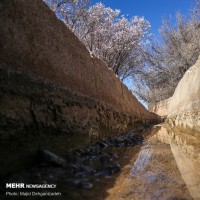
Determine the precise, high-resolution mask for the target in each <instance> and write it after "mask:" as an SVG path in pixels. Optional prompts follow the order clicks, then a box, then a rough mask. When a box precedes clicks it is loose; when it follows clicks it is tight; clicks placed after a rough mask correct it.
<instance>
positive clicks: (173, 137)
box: [0, 0, 200, 200]
mask: <svg viewBox="0 0 200 200" xmlns="http://www.w3.org/2000/svg"><path fill="white" fill-rule="evenodd" d="M30 11H31V12H30ZM0 19H1V20H0V35H1V37H0V52H1V53H0V83H1V84H0V95H1V100H0V102H1V103H0V164H1V165H0V180H1V182H0V188H1V189H2V188H3V191H1V193H0V197H1V199H6V198H7V197H6V196H5V193H6V192H8V191H7V190H6V188H5V185H6V183H24V184H39V185H40V184H55V185H56V188H55V191H53V190H52V191H51V192H52V193H53V192H59V194H61V195H60V196H59V199H74V200H75V199H76V200H77V199H78V200H79V199H88V200H89V199H113V200H117V199H141V200H143V199H198V198H200V194H199V191H200V189H199V186H200V184H199V180H200V178H199V174H198V173H199V172H198V166H199V162H200V161H199V159H200V156H199V155H200V153H199V149H200V146H199V142H198V141H199V124H200V112H199V104H198V102H199V97H200V96H199V95H200V81H199V79H198V77H199V75H200V74H199V72H200V70H199V69H200V65H199V61H198V62H197V64H196V65H195V66H193V67H191V69H189V71H188V72H186V74H185V76H184V77H183V79H182V80H181V81H180V84H179V85H178V87H177V89H176V91H175V93H174V96H173V97H172V98H171V99H170V102H169V104H165V105H167V106H165V115H168V117H167V121H168V123H165V124H164V125H163V124H161V125H157V126H154V125H155V124H158V123H160V120H161V117H160V116H159V115H157V114H156V113H152V112H149V111H148V110H147V109H145V107H144V106H143V105H142V104H140V103H139V102H138V100H137V99H136V98H135V97H134V96H133V95H132V92H131V91H129V90H128V88H127V87H126V86H125V85H123V83H122V82H121V81H120V80H119V79H118V78H117V77H116V76H115V75H114V73H113V72H112V71H111V70H109V69H108V68H107V66H105V64H104V63H103V62H102V61H101V60H99V59H97V58H95V57H91V56H90V54H89V52H88V51H87V49H86V48H85V46H84V45H83V44H82V43H81V42H80V41H79V40H78V39H77V37H76V36H75V35H74V34H73V33H72V32H71V31H70V30H69V29H68V28H67V27H66V26H65V25H64V24H63V23H62V22H61V21H59V20H58V19H57V18H56V17H55V15H54V13H53V12H52V11H51V10H50V9H49V8H48V6H47V5H46V4H45V3H44V2H43V1H41V0H35V1H31V0H8V1H1V3H0ZM191 84H192V87H193V88H194V90H190V86H189V85H191ZM183 89H184V90H183ZM182 91H183V92H182ZM187 94H189V96H187ZM168 108H169V110H168ZM172 111H173V112H172ZM166 113H167V114H166ZM181 126H182V127H181ZM38 190H39V188H38ZM14 192H16V191H14ZM26 192H27V191H23V193H26ZM29 192H30V191H29ZM34 192H41V191H34ZM16 198H18V199H20V200H21V199H25V198H26V197H25V196H20V197H19V196H18V197H16ZM30 199H37V197H33V196H30Z"/></svg>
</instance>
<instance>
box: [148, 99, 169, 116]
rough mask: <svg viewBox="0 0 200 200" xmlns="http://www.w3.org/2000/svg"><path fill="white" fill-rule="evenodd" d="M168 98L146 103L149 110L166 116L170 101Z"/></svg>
mask: <svg viewBox="0 0 200 200" xmlns="http://www.w3.org/2000/svg"><path fill="white" fill-rule="evenodd" d="M170 99H171V98H169V99H165V100H163V101H160V102H157V103H150V104H149V105H148V110H149V111H150V112H153V113H156V114H157V115H160V116H161V117H167V115H168V114H169V110H168V106H169V103H170Z"/></svg>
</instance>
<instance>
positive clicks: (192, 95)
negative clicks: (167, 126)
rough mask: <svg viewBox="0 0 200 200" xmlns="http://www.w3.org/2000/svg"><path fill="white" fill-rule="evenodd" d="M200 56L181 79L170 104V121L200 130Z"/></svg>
mask: <svg viewBox="0 0 200 200" xmlns="http://www.w3.org/2000/svg"><path fill="white" fill-rule="evenodd" d="M199 77H200V58H199V59H198V60H197V62H196V64H195V65H193V66H192V67H191V68H190V69H189V70H188V71H187V72H186V73H185V75H184V76H183V78H182V79H181V80H180V82H179V84H178V86H177V87H176V90H175V92H174V94H173V96H172V98H171V100H170V104H169V110H168V112H169V116H168V118H169V121H170V122H171V123H173V124H174V125H182V126H184V127H186V126H188V127H190V128H195V129H197V130H198V131H199V130H200V106H199V105H200V78H199Z"/></svg>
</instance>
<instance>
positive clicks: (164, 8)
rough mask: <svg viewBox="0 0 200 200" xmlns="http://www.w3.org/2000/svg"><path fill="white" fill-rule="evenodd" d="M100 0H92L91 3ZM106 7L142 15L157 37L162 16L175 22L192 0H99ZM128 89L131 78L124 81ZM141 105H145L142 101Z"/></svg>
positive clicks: (188, 9)
mask: <svg viewBox="0 0 200 200" xmlns="http://www.w3.org/2000/svg"><path fill="white" fill-rule="evenodd" d="M97 2H100V0H92V4H95V3H97ZM101 2H102V3H103V4H104V5H105V6H106V7H111V8H112V9H120V10H121V14H123V15H126V14H129V15H130V16H136V15H137V16H140V17H141V16H144V18H145V19H146V20H148V21H149V22H150V24H151V31H152V33H153V34H154V35H155V36H156V37H157V38H159V28H160V27H161V24H162V19H163V18H164V17H167V18H169V17H170V16H171V19H172V20H173V21H174V22H175V16H176V12H181V13H182V14H183V15H185V16H187V15H188V14H189V11H190V9H191V7H192V5H193V2H194V1H193V0H101ZM124 83H125V84H126V85H127V87H129V88H130V89H132V88H133V83H132V81H131V79H128V80H126V81H125V82H124ZM141 103H143V105H144V106H145V107H147V104H146V103H144V102H141Z"/></svg>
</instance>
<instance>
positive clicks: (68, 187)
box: [1, 126, 156, 200]
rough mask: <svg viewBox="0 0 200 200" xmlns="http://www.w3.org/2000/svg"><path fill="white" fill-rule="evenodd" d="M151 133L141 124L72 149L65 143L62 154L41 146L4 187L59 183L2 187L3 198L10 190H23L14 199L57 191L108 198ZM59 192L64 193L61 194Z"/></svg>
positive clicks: (73, 198)
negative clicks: (27, 186)
mask: <svg viewBox="0 0 200 200" xmlns="http://www.w3.org/2000/svg"><path fill="white" fill-rule="evenodd" d="M154 131H156V130H155V129H154ZM154 131H153V132H154ZM150 134H152V130H151V128H150V127H147V126H140V127H139V126H138V127H137V128H135V129H133V130H131V131H128V132H126V133H121V134H119V135H118V136H114V137H111V138H107V139H106V140H102V141H98V142H96V143H93V144H89V145H85V146H83V147H81V148H79V149H74V150H72V151H67V150H66V149H65V148H64V146H63V147H62V148H61V149H62V150H61V151H60V152H59V153H60V154H59V155H62V156H61V157H59V156H57V155H56V154H54V153H52V152H51V151H49V150H45V149H42V148H40V150H39V151H38V152H37V154H36V155H33V156H30V161H29V162H26V164H27V163H28V164H27V166H26V167H25V168H24V169H23V170H19V169H18V170H16V172H13V173H12V174H8V175H7V178H5V179H4V181H1V182H2V183H1V188H5V183H25V184H56V185H57V186H56V188H55V189H3V191H2V190H1V199H4V197H5V193H6V192H8V191H12V192H24V193H23V195H22V196H16V197H15V199H27V197H28V199H38V198H39V197H36V196H34V197H33V196H29V194H30V192H31V191H34V192H57V195H58V196H57V197H56V196H54V197H52V199H55V198H58V199H69V200H82V199H87V200H89V199H92V200H93V199H95V200H98V199H99V200H101V199H105V198H106V197H107V196H108V190H109V189H110V188H112V187H113V186H114V185H115V182H116V179H117V178H118V177H119V176H120V174H122V173H123V168H124V167H125V166H126V165H127V164H129V163H130V162H131V159H133V157H134V155H136V154H137V153H138V152H139V150H140V148H141V146H142V143H143V140H144V138H146V137H147V136H148V135H150ZM33 142H34V141H33ZM22 144H23V142H22ZM17 145H19V144H17ZM24 145H25V144H24ZM58 145H62V144H58ZM25 146H26V145H25ZM11 149H12V148H11ZM24 151H25V148H24ZM12 153H14V152H12V151H10V152H7V154H6V155H5V156H10V155H9V154H12ZM23 153H25V154H26V153H27V154H28V153H29V152H28V151H27V152H23ZM5 159H6V157H5ZM12 162H19V163H20V162H23V160H17V158H16V157H15V158H14V159H13V160H11V162H10V164H11V165H12ZM141 164H142V163H141ZM59 193H61V194H62V195H61V196H59ZM25 195H27V196H25Z"/></svg>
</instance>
